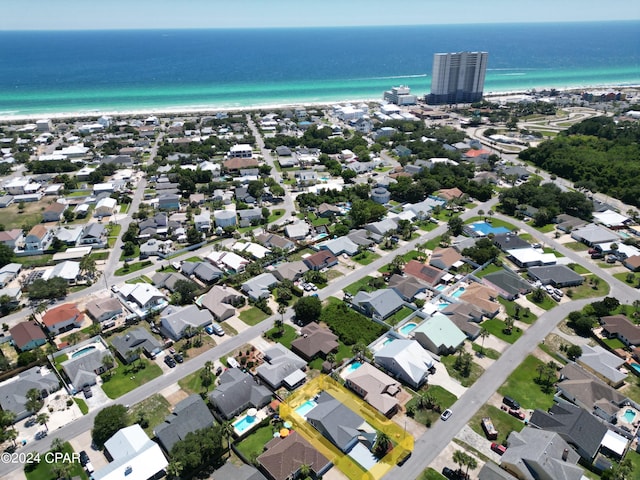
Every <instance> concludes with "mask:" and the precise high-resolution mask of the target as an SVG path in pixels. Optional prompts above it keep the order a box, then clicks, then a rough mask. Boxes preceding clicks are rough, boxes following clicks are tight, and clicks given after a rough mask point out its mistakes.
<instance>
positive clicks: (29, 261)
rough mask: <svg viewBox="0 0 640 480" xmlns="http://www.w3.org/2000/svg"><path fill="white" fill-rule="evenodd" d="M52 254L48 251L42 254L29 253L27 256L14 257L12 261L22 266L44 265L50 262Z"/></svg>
mask: <svg viewBox="0 0 640 480" xmlns="http://www.w3.org/2000/svg"><path fill="white" fill-rule="evenodd" d="M52 259H53V255H52V254H50V253H47V254H44V255H31V256H29V257H15V258H14V261H15V262H16V263H19V264H20V265H22V268H29V267H44V266H46V265H50V264H51V260H52Z"/></svg>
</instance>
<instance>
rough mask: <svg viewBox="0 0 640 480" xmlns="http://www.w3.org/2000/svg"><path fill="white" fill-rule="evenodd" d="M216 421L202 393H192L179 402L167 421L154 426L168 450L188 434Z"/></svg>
mask: <svg viewBox="0 0 640 480" xmlns="http://www.w3.org/2000/svg"><path fill="white" fill-rule="evenodd" d="M214 423H215V421H214V418H213V415H212V414H211V412H210V411H209V408H208V407H207V405H206V404H205V403H204V401H203V400H202V398H201V397H200V395H191V396H189V397H187V398H185V399H184V400H181V401H180V402H178V403H177V404H176V406H175V408H174V409H173V413H171V414H170V415H168V416H167V418H166V419H165V421H164V422H163V423H161V424H160V425H158V426H157V427H155V428H154V433H155V434H156V437H158V440H159V441H160V444H161V445H162V447H163V448H164V449H165V451H167V452H171V449H172V448H173V446H174V445H175V444H176V443H177V442H178V441H180V440H184V439H185V437H186V436H187V434H189V433H191V432H195V431H196V430H200V429H203V428H208V427H210V426H212V425H213V424H214Z"/></svg>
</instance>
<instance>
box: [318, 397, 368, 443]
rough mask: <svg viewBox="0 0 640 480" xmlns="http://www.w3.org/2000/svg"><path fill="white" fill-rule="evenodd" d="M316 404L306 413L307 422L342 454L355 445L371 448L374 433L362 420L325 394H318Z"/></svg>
mask: <svg viewBox="0 0 640 480" xmlns="http://www.w3.org/2000/svg"><path fill="white" fill-rule="evenodd" d="M316 402H317V403H318V405H317V406H315V407H314V408H313V409H311V410H310V411H309V412H308V413H307V422H309V423H310V424H311V425H313V427H314V428H315V429H316V430H318V432H320V433H321V434H322V436H323V437H324V438H326V439H327V440H329V441H330V442H331V443H333V444H334V445H335V446H336V447H338V448H339V449H340V450H341V451H342V452H345V453H346V452H348V451H350V450H351V449H352V448H353V447H354V446H355V445H356V444H357V443H359V442H362V443H364V444H365V445H366V446H367V448H369V449H370V448H371V447H372V446H373V444H374V443H375V438H376V432H375V430H374V429H373V427H371V425H369V424H368V423H367V422H366V421H365V420H364V418H362V417H361V416H360V415H358V414H357V413H356V412H354V411H353V410H351V409H350V408H349V407H347V406H346V405H344V404H343V403H342V402H340V401H339V400H338V399H336V398H334V397H333V396H331V395H330V394H328V393H327V392H320V393H319V394H318V397H317V399H316Z"/></svg>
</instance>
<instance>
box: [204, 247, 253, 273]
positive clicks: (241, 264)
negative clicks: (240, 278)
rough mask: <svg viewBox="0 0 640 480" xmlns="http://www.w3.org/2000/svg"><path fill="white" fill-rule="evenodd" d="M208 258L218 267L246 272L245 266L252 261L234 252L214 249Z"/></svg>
mask: <svg viewBox="0 0 640 480" xmlns="http://www.w3.org/2000/svg"><path fill="white" fill-rule="evenodd" d="M206 258H207V260H209V261H210V262H211V263H213V264H214V265H215V266H217V267H218V268H220V269H223V270H230V271H232V272H235V273H242V272H244V269H245V267H246V266H247V265H248V264H249V263H250V262H249V260H247V259H246V258H244V257H241V256H240V255H238V254H237V253H233V252H216V251H213V252H211V253H210V254H209V255H207V257H206Z"/></svg>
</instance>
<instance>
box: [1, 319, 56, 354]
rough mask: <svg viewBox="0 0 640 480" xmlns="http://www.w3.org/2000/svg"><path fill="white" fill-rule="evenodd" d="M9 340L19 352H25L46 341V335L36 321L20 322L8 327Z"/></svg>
mask: <svg viewBox="0 0 640 480" xmlns="http://www.w3.org/2000/svg"><path fill="white" fill-rule="evenodd" d="M9 334H10V335H11V341H12V343H13V345H15V347H16V348H17V349H18V350H20V351H21V352H27V351H29V350H33V349H34V348H38V347H39V346H40V345H44V344H45V343H47V336H46V335H45V333H44V332H43V331H42V329H41V328H40V325H38V324H37V323H36V322H30V321H26V322H20V323H17V324H16V325H14V326H13V327H11V328H10V329H9Z"/></svg>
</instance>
